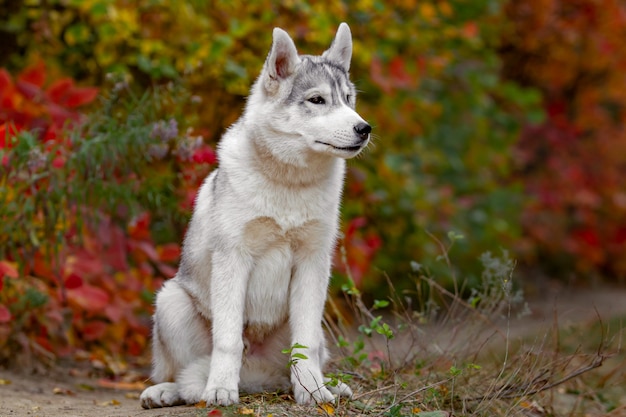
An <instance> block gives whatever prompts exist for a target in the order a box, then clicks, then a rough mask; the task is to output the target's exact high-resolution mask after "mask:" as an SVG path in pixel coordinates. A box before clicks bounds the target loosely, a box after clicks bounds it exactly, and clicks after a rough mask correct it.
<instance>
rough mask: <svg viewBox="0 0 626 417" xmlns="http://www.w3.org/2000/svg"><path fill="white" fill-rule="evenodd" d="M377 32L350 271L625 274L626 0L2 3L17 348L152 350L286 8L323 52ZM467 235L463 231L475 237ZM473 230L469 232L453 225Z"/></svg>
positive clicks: (350, 220) (0, 132)
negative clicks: (498, 265)
mask: <svg viewBox="0 0 626 417" xmlns="http://www.w3.org/2000/svg"><path fill="white" fill-rule="evenodd" d="M341 21H346V22H348V23H349V24H350V27H351V29H352V33H353V37H354V56H353V63H352V69H351V71H352V79H353V80H354V81H355V83H356V84H357V87H358V89H359V90H360V92H361V93H360V96H359V103H358V108H359V112H360V113H361V114H362V115H363V117H364V118H365V119H367V120H368V121H369V122H370V123H371V124H372V125H373V126H374V140H373V144H372V145H371V146H370V147H369V149H368V150H367V151H366V152H365V153H364V155H363V156H362V157H360V158H358V159H356V160H353V161H351V162H350V163H349V173H348V178H347V187H346V192H345V196H344V204H343V226H342V230H343V238H342V239H341V241H340V247H339V249H338V252H337V257H336V262H335V264H336V269H335V272H334V280H333V285H334V288H336V289H338V288H340V286H341V284H342V283H343V282H345V281H346V279H348V277H349V278H350V279H352V280H353V281H354V283H355V284H356V286H358V287H359V288H360V289H361V290H362V291H364V292H365V294H369V295H371V296H378V297H379V298H380V297H384V294H385V293H386V292H387V291H389V286H388V284H387V281H386V277H389V278H390V279H391V281H392V282H393V283H394V286H395V288H396V290H398V291H406V294H407V295H409V296H410V295H411V294H412V293H411V291H412V289H413V288H414V287H415V283H414V281H413V279H412V277H411V274H412V272H414V271H415V269H416V268H419V269H420V270H422V271H428V274H429V275H431V276H433V277H434V278H435V279H438V280H439V282H441V283H442V284H444V285H452V283H451V282H450V278H449V277H450V276H451V274H449V273H445V274H444V273H441V271H442V270H444V269H446V268H448V265H447V264H445V263H444V262H443V261H442V259H441V257H440V255H441V254H442V247H448V246H449V245H450V243H451V241H453V242H454V247H453V248H452V250H451V251H450V255H451V257H452V260H453V262H452V264H453V267H454V268H456V269H457V271H456V273H455V274H453V275H454V276H456V277H458V278H459V279H461V280H462V281H463V282H465V285H466V288H470V287H471V286H472V285H477V283H478V278H479V276H480V262H479V257H480V255H481V254H482V253H483V252H485V251H492V252H499V251H500V250H502V249H504V250H508V251H509V252H510V253H511V254H512V256H513V257H514V258H516V259H517V260H518V262H519V264H520V265H522V266H524V268H523V269H522V271H525V273H531V272H530V271H533V272H532V273H536V271H540V270H541V271H544V273H548V274H550V276H553V277H567V278H571V277H577V279H578V281H579V282H582V283H585V282H591V281H592V280H597V279H603V280H607V281H612V282H616V283H623V282H624V277H626V256H625V255H626V188H624V185H623V183H622V182H623V178H624V177H625V174H626V172H625V171H626V132H625V130H624V127H623V124H624V121H625V119H626V78H624V74H625V73H626V47H625V46H624V43H623V42H621V41H620V40H621V39H626V7H625V6H624V5H623V3H621V2H618V1H617V0H608V1H604V2H598V1H594V0H575V1H569V0H529V1H524V2H515V1H503V0H475V1H469V2H468V1H460V0H459V1H454V0H447V1H446V0H438V1H436V0H427V1H410V0H409V1H404V2H396V3H394V5H391V4H387V3H385V2H382V1H376V0H370V1H367V0H364V1H355V2H326V1H321V2H319V1H316V2H310V3H308V2H287V3H285V2H273V1H268V0H260V1H255V2H248V3H245V4H240V3H239V2H221V1H214V2H204V1H199V0H183V1H174V0H159V1H148V0H145V1H143V0H142V1H137V2H127V1H123V0H85V1H75V0H66V1H49V2H43V3H39V2H28V1H12V2H4V3H2V6H0V38H1V39H2V42H0V67H1V68H2V69H1V70H0V291H1V292H0V360H1V361H3V362H8V361H11V362H13V363H15V362H16V361H17V362H20V363H23V362H26V361H30V360H32V359H33V358H38V359H41V358H44V359H46V358H47V359H50V360H53V359H55V358H58V357H66V356H76V355H78V356H81V355H82V356H83V357H84V356H91V357H96V358H99V359H101V360H102V361H107V360H109V359H111V358H116V360H119V359H120V358H124V359H125V360H133V359H132V358H142V357H146V356H147V355H145V352H146V348H147V346H148V340H149V332H150V331H149V327H150V314H151V308H152V301H153V297H154V292H155V291H156V290H157V289H158V288H159V287H160V285H161V284H162V282H163V280H165V279H167V278H169V277H171V276H173V274H174V273H175V271H176V266H177V262H178V258H179V254H180V242H181V241H182V237H183V234H184V230H185V227H186V223H187V220H188V218H189V215H190V213H191V208H192V205H193V198H194V195H195V192H196V190H197V188H198V186H199V185H200V183H201V181H202V179H203V178H204V176H205V175H206V174H207V173H208V172H210V171H211V170H212V169H213V168H215V166H216V155H215V153H214V150H215V146H216V143H217V140H218V139H219V137H220V135H221V134H222V132H223V131H224V129H225V128H226V127H227V126H228V125H230V124H231V123H232V122H233V121H234V120H236V118H237V117H238V115H239V114H240V113H241V109H242V106H243V105H244V102H245V101H244V100H245V95H246V94H247V91H248V88H249V86H250V84H251V83H252V82H253V80H254V78H255V77H256V75H257V74H258V72H259V71H260V68H261V66H262V64H263V61H264V59H265V56H266V54H267V51H268V50H269V46H270V44H271V29H272V28H273V27H275V26H279V27H282V28H284V29H286V30H287V31H288V32H289V33H290V34H291V35H292V36H293V37H294V39H295V42H296V45H297V46H298V47H299V48H300V52H301V53H320V52H321V51H323V50H324V49H325V48H327V47H328V45H329V43H330V41H331V40H332V37H333V36H334V33H335V30H336V28H337V26H338V24H339V23H340V22H341ZM460 235H463V236H464V237H463V239H458V237H459V236H460ZM449 236H450V237H449Z"/></svg>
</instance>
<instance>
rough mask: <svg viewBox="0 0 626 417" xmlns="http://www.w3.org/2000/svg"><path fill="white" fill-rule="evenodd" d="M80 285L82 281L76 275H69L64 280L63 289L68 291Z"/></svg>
mask: <svg viewBox="0 0 626 417" xmlns="http://www.w3.org/2000/svg"><path fill="white" fill-rule="evenodd" d="M82 285H83V279H82V278H81V277H79V276H78V275H76V274H70V275H69V276H68V277H67V278H65V288H67V289H68V290H73V289H75V288H79V287H81V286H82Z"/></svg>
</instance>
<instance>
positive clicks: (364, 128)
mask: <svg viewBox="0 0 626 417" xmlns="http://www.w3.org/2000/svg"><path fill="white" fill-rule="evenodd" d="M354 131H355V132H356V134H357V135H358V136H359V138H361V140H366V139H367V138H368V137H369V135H370V132H371V131H372V126H370V125H368V124H367V123H359V124H358V125H356V126H354Z"/></svg>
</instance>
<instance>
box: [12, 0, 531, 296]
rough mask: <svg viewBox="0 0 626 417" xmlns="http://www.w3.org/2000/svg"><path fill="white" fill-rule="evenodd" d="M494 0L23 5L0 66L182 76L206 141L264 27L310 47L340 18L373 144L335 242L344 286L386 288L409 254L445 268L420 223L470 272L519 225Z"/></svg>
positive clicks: (526, 110)
mask: <svg viewBox="0 0 626 417" xmlns="http://www.w3.org/2000/svg"><path fill="white" fill-rule="evenodd" d="M502 5H503V2H502V1H493V0H482V1H474V2H472V3H471V4H467V2H457V1H434V0H433V1H426V2H415V1H405V2H400V3H395V4H394V5H390V4H386V3H385V2H382V1H358V2H346V3H342V2H315V3H311V4H309V3H307V2H293V3H289V2H287V3H285V2H273V1H255V2H249V3H246V4H240V3H238V2H220V1H214V2H202V1H183V2H180V1H172V0H162V1H139V2H132V3H128V2H124V1H111V0H89V1H63V2H61V1H59V2H54V1H53V2H49V3H44V4H41V5H37V6H27V5H26V3H24V4H23V5H22V7H19V8H18V7H16V8H15V10H14V13H12V14H11V16H10V18H9V19H8V21H7V23H5V25H4V27H3V30H5V31H8V32H11V33H13V34H14V41H13V44H12V48H13V52H14V53H13V54H9V55H7V56H6V58H5V61H6V62H5V64H6V65H9V66H10V67H11V66H13V67H16V68H17V67H19V65H20V64H21V63H22V62H23V61H24V58H23V57H26V59H29V57H32V56H38V57H40V58H42V59H44V60H45V61H46V62H55V63H56V64H57V66H58V67H59V68H61V67H62V68H63V69H64V71H68V72H69V73H70V74H71V75H73V76H74V77H77V78H78V79H81V80H86V81H89V82H92V83H96V84H98V83H100V82H101V80H103V79H104V77H105V76H106V74H108V73H122V74H129V75H131V76H132V78H133V80H134V81H135V82H136V83H138V84H140V85H144V86H149V85H154V84H159V83H163V82H167V81H168V80H171V79H177V78H179V77H183V78H184V79H185V80H186V82H188V85H189V88H190V90H191V91H192V93H193V94H194V95H196V96H197V97H198V98H199V99H201V100H202V106H201V108H200V111H199V114H198V119H197V127H199V128H202V131H203V132H204V133H205V135H206V137H207V138H208V139H209V142H210V143H213V144H214V143H215V142H216V141H217V139H218V138H219V136H220V135H221V133H222V132H223V130H224V128H225V127H227V126H228V125H229V124H230V123H232V121H234V120H235V119H236V117H237V116H238V114H239V113H240V111H241V107H242V103H243V96H244V95H245V94H246V93H247V91H248V88H249V85H250V84H251V83H252V82H253V80H254V77H256V75H257V74H258V72H259V70H260V67H261V65H262V63H263V61H264V59H265V55H266V54H267V51H268V49H269V45H270V43H271V28H272V27H273V26H280V27H283V28H285V29H287V30H288V31H289V32H290V33H291V34H292V36H293V37H294V39H295V41H296V44H297V45H298V46H299V47H300V48H301V52H302V53H319V52H321V51H322V50H323V49H325V48H327V47H328V45H329V43H330V41H331V40H332V37H333V36H334V32H335V30H336V27H337V25H338V23H339V22H341V21H347V22H349V23H350V25H351V28H352V31H353V37H354V58H353V65H352V73H353V74H352V78H353V79H354V80H355V81H356V84H357V86H358V88H359V89H360V90H361V91H362V94H361V95H360V104H359V109H360V112H361V113H362V114H363V116H364V117H365V118H366V119H368V121H370V123H372V124H373V125H374V134H375V139H374V144H373V145H372V146H371V148H370V149H371V150H370V151H369V152H368V153H367V154H366V155H365V156H364V157H362V158H360V159H359V160H357V161H355V162H353V163H351V164H350V167H351V168H350V178H349V179H348V181H349V183H348V184H349V185H348V187H349V188H348V191H347V197H346V199H345V201H346V203H345V206H344V212H345V216H344V219H345V222H346V227H345V230H346V236H345V241H344V245H345V248H346V254H347V261H348V265H349V267H350V268H351V272H352V276H353V278H354V279H355V281H357V284H359V285H360V286H363V287H365V288H366V289H367V290H370V291H377V290H381V288H382V287H384V286H386V284H384V280H383V279H382V276H383V273H387V274H389V275H390V276H392V277H394V280H399V281H402V280H404V279H405V277H407V276H408V272H409V270H410V262H411V261H418V262H420V263H423V264H425V265H426V264H429V265H427V266H428V267H429V268H432V269H433V271H436V269H437V268H439V267H443V266H444V265H443V263H440V262H436V261H431V260H433V259H435V258H436V257H437V255H438V254H440V253H441V252H440V248H439V245H438V243H437V242H436V240H433V239H432V238H431V237H429V235H428V233H432V234H434V235H435V236H438V237H439V238H440V239H442V240H443V239H445V236H446V235H447V233H448V232H449V231H455V232H456V233H459V234H463V235H465V236H466V239H465V240H462V241H458V242H459V243H457V247H456V248H455V255H456V259H457V260H458V265H459V266H460V267H462V270H463V273H464V274H465V276H466V277H467V278H470V279H471V278H473V277H477V276H478V271H479V265H478V256H479V255H480V254H481V253H482V252H483V251H485V250H487V249H490V248H493V246H494V245H501V246H504V247H509V246H511V245H512V244H513V243H514V241H515V239H516V237H518V236H519V233H520V228H519V222H518V216H519V209H520V207H521V202H522V199H523V194H522V188H521V186H520V185H519V184H518V183H515V182H514V181H511V176H510V171H511V167H512V165H511V158H512V155H511V153H510V152H509V150H510V149H511V146H512V145H513V143H514V142H515V140H516V138H517V136H518V132H519V128H520V124H521V123H522V122H524V121H527V120H529V118H530V119H532V118H533V117H535V118H536V114H535V113H533V111H534V109H535V107H536V104H537V103H538V100H539V97H538V95H537V94H535V93H533V92H532V91H530V90H525V89H521V88H519V87H518V86H517V85H516V84H513V83H511V82H505V81H503V80H502V79H501V77H500V75H499V74H500V69H501V68H500V61H499V58H498V55H497V51H496V46H497V44H498V40H499V37H500V34H501V30H502V27H503V14H502V10H501V7H502ZM26 28H31V29H32V30H31V31H26V30H24V29H26ZM496 242H497V243H496ZM339 263H340V262H339ZM345 266H346V265H343V267H344V268H345ZM474 266H475V268H474ZM339 270H341V268H339ZM400 286H402V285H400Z"/></svg>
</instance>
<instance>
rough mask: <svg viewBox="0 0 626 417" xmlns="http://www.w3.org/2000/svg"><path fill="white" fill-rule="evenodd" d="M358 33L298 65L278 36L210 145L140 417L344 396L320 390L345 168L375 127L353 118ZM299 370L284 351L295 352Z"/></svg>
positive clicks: (161, 318)
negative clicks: (263, 395) (271, 394)
mask: <svg viewBox="0 0 626 417" xmlns="http://www.w3.org/2000/svg"><path fill="white" fill-rule="evenodd" d="M351 56H352V35H351V33H350V29H349V27H348V25H347V24H345V23H342V24H341V25H340V26H339V29H338V31H337V34H336V36H335V40H334V41H333V43H332V45H331V46H330V48H329V49H328V50H327V51H326V52H324V53H323V54H322V55H321V56H307V55H302V56H300V55H298V53H297V51H296V47H295V45H294V43H293V41H292V39H291V38H290V37H289V35H288V34H287V33H286V32H285V31H283V30H282V29H278V28H276V29H274V32H273V43H272V47H271V50H270V52H269V55H268V57H267V60H266V62H265V65H264V67H263V70H262V72H261V75H260V76H259V78H258V79H257V81H256V82H255V84H254V85H253V87H252V90H251V93H250V96H249V97H248V101H247V104H246V107H245V111H244V113H243V115H242V117H241V118H240V119H239V120H238V121H237V122H236V123H235V124H234V125H233V126H231V127H230V129H228V131H227V132H226V133H225V134H224V136H223V138H222V139H221V141H220V143H219V146H218V155H219V168H218V169H216V170H215V171H214V172H212V173H211V175H209V176H208V178H207V179H206V180H205V182H204V184H203V185H202V187H201V189H200V191H199V193H198V196H197V199H196V205H195V209H194V213H193V217H192V219H191V223H190V225H189V229H188V231H187V234H186V237H185V240H184V245H183V252H182V260H181V263H180V268H179V270H178V273H177V274H176V276H175V277H174V278H173V279H171V280H169V281H167V282H166V283H165V285H163V288H162V289H161V290H160V291H159V293H158V295H157V298H156V312H155V314H154V329H153V370H152V380H153V381H154V382H155V383H156V385H154V386H151V387H149V388H147V389H146V390H145V391H144V392H143V393H142V394H141V405H142V406H143V407H144V408H153V407H164V406H172V405H178V404H192V403H197V402H199V401H202V400H204V401H206V403H207V404H209V405H211V404H215V405H230V404H233V403H237V402H238V401H239V392H240V391H242V392H247V393H256V392H262V391H266V390H277V389H280V390H289V389H292V390H293V394H294V397H295V400H296V401H297V402H298V403H299V404H309V403H313V402H315V403H318V402H331V401H333V400H334V398H335V395H342V396H351V395H352V391H351V390H350V388H349V387H348V386H347V385H345V384H339V385H337V386H334V387H332V386H330V385H328V383H327V382H328V381H327V379H325V378H324V376H323V374H322V369H323V367H324V364H325V362H326V360H327V357H328V354H327V349H326V342H325V338H324V333H323V329H322V315H323V310H324V304H325V301H326V293H327V287H328V281H329V275H330V268H331V258H332V254H333V250H334V246H335V240H336V235H337V227H338V216H339V204H340V198H341V191H342V187H343V181H344V172H345V159H347V158H351V157H353V156H355V155H357V154H358V153H359V152H360V151H361V150H362V149H363V148H364V147H365V146H367V144H368V141H369V137H370V131H371V127H370V125H368V124H367V123H366V122H365V121H364V120H363V119H362V118H361V116H359V114H357V113H356V111H355V110H354V108H355V99H356V92H355V89H354V86H353V84H352V83H351V82H350V80H349V77H348V71H349V69H350V60H351ZM296 344H297V345H299V346H305V347H299V348H294V349H293V350H292V354H296V353H300V354H303V355H304V356H305V357H306V358H307V359H299V360H296V361H295V363H294V364H293V365H292V366H291V367H289V366H288V363H289V360H290V358H289V357H288V355H285V354H283V353H282V352H281V351H282V350H283V349H286V348H290V347H293V346H295V345H296Z"/></svg>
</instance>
